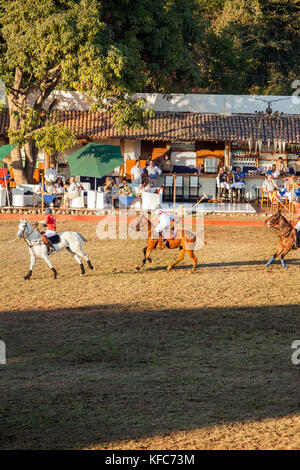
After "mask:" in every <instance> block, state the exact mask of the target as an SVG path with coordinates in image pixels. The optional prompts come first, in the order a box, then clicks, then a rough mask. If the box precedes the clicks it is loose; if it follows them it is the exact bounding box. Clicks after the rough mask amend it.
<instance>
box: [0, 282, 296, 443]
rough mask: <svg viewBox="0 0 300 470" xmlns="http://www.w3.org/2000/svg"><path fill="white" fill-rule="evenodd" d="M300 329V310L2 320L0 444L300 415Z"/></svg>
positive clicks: (68, 312)
mask: <svg viewBox="0 0 300 470" xmlns="http://www.w3.org/2000/svg"><path fill="white" fill-rule="evenodd" d="M99 295H100V293H99ZM237 295H241V294H239V293H238V294H237ZM200 297H201V288H200V287H199V298H200ZM241 302H242V297H241ZM299 330H300V316H299V305H296V304H295V305H288V306H286V305H285V306H281V305H278V306H272V307H251V308H250V307H241V308H228V309H226V308H216V309H212V308H197V309H185V308H182V309H176V310H175V309H172V310H171V309H170V310H168V309H165V310H158V311H153V310H150V309H149V310H147V309H145V310H143V311H142V310H137V308H136V306H135V305H132V306H126V305H125V306H124V305H121V304H112V305H110V306H105V305H99V306H91V307H82V308H73V309H61V310H38V311H33V312H30V311H23V312H22V311H18V312H17V311H16V312H5V313H1V314H0V332H1V339H3V340H4V341H5V342H6V346H7V365H6V366H2V367H1V377H0V387H1V402H0V443H1V448H21V449H25V448H27V449H28V448H30V449H38V448H44V449H45V448H48V449H49V448H51V449H60V448H74V447H76V448H78V447H86V446H92V445H96V444H99V443H104V442H111V441H115V440H121V439H122V440H124V439H138V438H142V437H145V436H146V437H151V436H153V435H157V434H164V433H169V432H173V431H179V430H184V429H185V430H192V429H198V428H201V427H204V426H210V425H214V424H216V425H218V424H226V423H230V422H235V421H244V420H259V419H263V418H268V417H277V416H286V415H292V414H297V413H299V412H300V393H299V366H295V365H293V364H292V362H291V355H292V352H293V350H292V349H291V344H292V342H293V341H294V340H295V339H299ZM297 335H298V337H297Z"/></svg>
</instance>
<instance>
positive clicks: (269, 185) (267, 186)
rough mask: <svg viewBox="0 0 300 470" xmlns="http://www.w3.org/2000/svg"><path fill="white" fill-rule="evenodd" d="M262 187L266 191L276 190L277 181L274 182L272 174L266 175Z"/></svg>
mask: <svg viewBox="0 0 300 470" xmlns="http://www.w3.org/2000/svg"><path fill="white" fill-rule="evenodd" d="M262 187H263V189H264V190H265V191H268V192H273V191H278V186H277V183H276V182H275V180H274V178H273V176H272V175H266V178H265V180H264V182H263V184H262Z"/></svg>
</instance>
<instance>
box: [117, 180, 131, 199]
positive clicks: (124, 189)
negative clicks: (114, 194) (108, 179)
mask: <svg viewBox="0 0 300 470" xmlns="http://www.w3.org/2000/svg"><path fill="white" fill-rule="evenodd" d="M118 194H119V195H120V196H131V194H132V191H131V187H130V186H129V184H128V182H127V181H126V180H124V181H123V183H121V184H120V186H119V191H118Z"/></svg>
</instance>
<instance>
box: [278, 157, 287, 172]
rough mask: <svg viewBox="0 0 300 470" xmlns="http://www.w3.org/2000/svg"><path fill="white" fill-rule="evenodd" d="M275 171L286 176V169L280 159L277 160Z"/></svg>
mask: <svg viewBox="0 0 300 470" xmlns="http://www.w3.org/2000/svg"><path fill="white" fill-rule="evenodd" d="M277 169H278V171H279V173H280V174H281V175H285V174H286V170H287V167H286V165H285V163H284V161H283V158H282V157H279V158H278V163H277Z"/></svg>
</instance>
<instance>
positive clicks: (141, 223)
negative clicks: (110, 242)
mask: <svg viewBox="0 0 300 470" xmlns="http://www.w3.org/2000/svg"><path fill="white" fill-rule="evenodd" d="M142 220H144V222H142ZM149 223H150V221H149V220H148V219H147V217H145V216H142V217H140V219H139V221H138V223H137V224H136V226H135V229H136V231H143V230H144V229H145V228H146V226H147V229H148V228H149ZM138 227H139V229H138V230H137V228H138Z"/></svg>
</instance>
